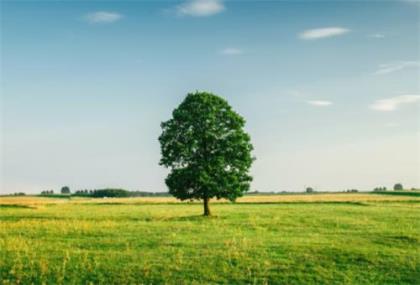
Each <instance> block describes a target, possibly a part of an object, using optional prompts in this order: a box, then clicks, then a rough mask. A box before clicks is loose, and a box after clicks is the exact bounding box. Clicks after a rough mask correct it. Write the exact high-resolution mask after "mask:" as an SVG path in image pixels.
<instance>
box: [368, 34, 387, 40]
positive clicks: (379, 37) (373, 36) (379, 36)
mask: <svg viewBox="0 0 420 285" xmlns="http://www.w3.org/2000/svg"><path fill="white" fill-rule="evenodd" d="M368 37H369V38H375V39H383V38H385V35H384V34H370V35H368Z"/></svg>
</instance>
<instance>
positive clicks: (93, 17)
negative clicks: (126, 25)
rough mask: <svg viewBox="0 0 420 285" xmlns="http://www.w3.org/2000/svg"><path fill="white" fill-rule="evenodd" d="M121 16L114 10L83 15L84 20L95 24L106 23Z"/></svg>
mask: <svg viewBox="0 0 420 285" xmlns="http://www.w3.org/2000/svg"><path fill="white" fill-rule="evenodd" d="M122 17H123V16H122V15H121V14H119V13H116V12H107V11H97V12H93V13H89V14H87V15H86V16H85V19H86V21H88V22H89V23H95V24H108V23H114V22H116V21H118V20H120V19H121V18H122Z"/></svg>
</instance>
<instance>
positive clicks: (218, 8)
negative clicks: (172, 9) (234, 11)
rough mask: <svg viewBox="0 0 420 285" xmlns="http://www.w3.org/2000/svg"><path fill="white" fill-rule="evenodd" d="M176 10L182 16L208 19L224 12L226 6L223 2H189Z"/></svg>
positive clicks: (218, 0) (206, 0)
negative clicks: (207, 17)
mask: <svg viewBox="0 0 420 285" xmlns="http://www.w3.org/2000/svg"><path fill="white" fill-rule="evenodd" d="M176 10H177V13H178V15H181V16H193V17H206V16H212V15H215V14H218V13H221V12H223V11H224V10H225V6H224V5H223V2H222V1H221V0H188V1H186V2H184V3H182V4H180V5H178V6H177V7H176Z"/></svg>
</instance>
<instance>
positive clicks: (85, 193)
mask: <svg viewBox="0 0 420 285" xmlns="http://www.w3.org/2000/svg"><path fill="white" fill-rule="evenodd" d="M72 196H80V197H93V198H103V197H165V196H169V193H168V192H145V191H128V190H125V189H114V188H106V189H95V190H87V189H85V190H76V192H74V193H73V194H72Z"/></svg>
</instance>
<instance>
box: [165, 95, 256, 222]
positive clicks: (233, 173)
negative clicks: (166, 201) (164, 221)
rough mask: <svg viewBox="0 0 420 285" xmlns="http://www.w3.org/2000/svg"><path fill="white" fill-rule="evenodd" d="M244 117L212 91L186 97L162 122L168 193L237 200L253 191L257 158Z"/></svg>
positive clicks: (206, 207)
mask: <svg viewBox="0 0 420 285" xmlns="http://www.w3.org/2000/svg"><path fill="white" fill-rule="evenodd" d="M244 125H245V120H244V119H243V118H242V117H241V116H240V115H239V114H238V113H236V112H235V111H233V110H232V107H231V106H230V105H229V104H228V102H227V101H226V100H224V99H222V98H220V97H218V96H216V95H214V94H211V93H207V92H195V93H190V94H188V95H187V96H186V98H185V99H184V101H183V102H182V103H181V104H180V105H179V106H178V108H176V109H175V110H174V111H173V113H172V119H170V120H169V121H166V122H163V123H162V124H161V127H162V134H161V135H160V137H159V142H160V144H161V153H162V158H161V160H160V165H163V166H165V167H167V168H169V169H170V173H169V175H168V177H167V178H166V180H165V183H166V185H167V186H168V188H169V193H170V194H172V195H173V196H175V197H176V198H178V199H180V200H194V199H197V200H203V205H204V215H205V216H209V215H210V208H209V200H210V199H211V198H214V197H216V198H217V199H221V198H226V199H229V200H230V201H235V199H236V198H237V197H240V196H242V195H243V193H244V192H246V191H248V190H249V186H250V182H251V181H252V177H251V176H250V175H249V174H248V171H249V169H250V167H251V164H252V162H253V160H254V158H253V157H252V156H251V151H252V149H253V147H252V144H251V142H250V141H251V139H250V136H249V135H248V134H247V133H246V132H245V131H244V130H243V127H244Z"/></svg>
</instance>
